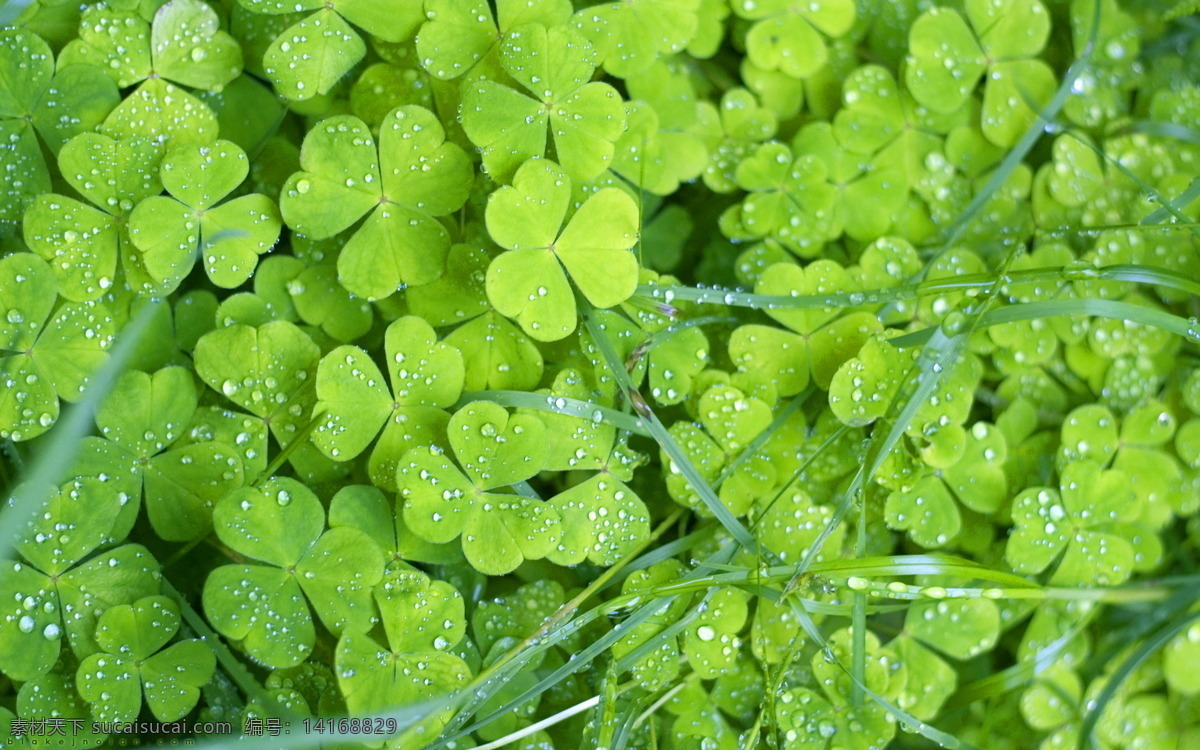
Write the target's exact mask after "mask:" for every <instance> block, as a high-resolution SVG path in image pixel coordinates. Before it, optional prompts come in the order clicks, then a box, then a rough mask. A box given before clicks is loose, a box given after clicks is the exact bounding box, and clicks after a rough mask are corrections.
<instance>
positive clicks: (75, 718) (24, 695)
mask: <svg viewBox="0 0 1200 750" xmlns="http://www.w3.org/2000/svg"><path fill="white" fill-rule="evenodd" d="M17 714H18V715H20V716H21V717H22V718H25V719H29V720H31V721H41V722H45V725H47V726H54V725H55V724H54V722H57V721H67V722H74V723H72V724H68V726H71V727H78V728H79V731H78V733H74V732H72V734H71V735H70V737H71V739H70V741H69V744H70V745H71V746H72V747H76V748H87V747H97V746H101V745H103V744H105V739H106V738H107V737H108V735H107V734H104V733H102V732H99V731H98V730H99V729H100V728H101V726H99V725H97V726H93V721H94V719H93V718H92V714H91V711H89V710H88V705H87V703H85V702H84V700H83V699H82V698H80V697H79V690H78V686H77V685H76V683H75V675H74V673H72V672H70V670H64V671H62V672H51V673H49V674H44V675H41V676H40V677H35V678H33V679H32V680H29V681H28V682H26V683H25V684H23V685H21V689H20V691H18V693H17ZM22 739H24V740H25V741H27V742H28V743H29V747H31V748H33V747H37V746H38V744H39V743H38V742H37V741H36V740H34V738H33V737H32V736H30V733H29V732H28V731H27V732H25V736H24V737H23V738H22ZM64 744H68V743H67V742H64Z"/></svg>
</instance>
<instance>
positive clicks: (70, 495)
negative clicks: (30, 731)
mask: <svg viewBox="0 0 1200 750" xmlns="http://www.w3.org/2000/svg"><path fill="white" fill-rule="evenodd" d="M46 489H47V490H51V488H46ZM9 502H10V503H11V498H10V501H9ZM41 511H42V512H40V513H38V514H37V515H36V516H32V517H31V520H30V522H29V524H28V525H27V526H26V528H25V529H24V530H22V532H21V539H20V542H19V544H18V551H19V552H20V554H21V557H22V558H24V559H25V561H26V562H25V563H21V562H11V561H8V562H5V563H3V566H2V567H0V594H2V595H3V596H2V600H3V601H4V602H5V604H4V605H3V606H4V609H3V615H2V616H0V669H3V670H4V673H5V674H6V675H8V676H9V677H10V678H12V679H14V680H22V681H23V680H29V679H32V678H34V677H37V676H38V675H43V674H46V673H47V672H49V671H50V669H51V667H53V666H54V663H55V661H57V660H58V656H59V651H60V649H61V645H62V637H63V635H64V633H65V635H66V636H67V638H68V639H69V641H70V644H71V649H72V651H73V652H74V653H75V656H76V657H79V658H83V657H86V656H87V655H89V654H91V653H93V652H95V651H96V650H98V648H99V646H98V645H97V642H96V640H95V637H94V636H95V631H96V620H97V618H98V617H99V616H100V615H101V614H103V612H104V610H106V609H107V608H109V607H111V606H114V605H117V604H124V603H127V602H131V601H134V600H136V599H139V598H141V597H144V596H150V595H152V594H156V593H158V589H159V580H160V574H159V569H158V563H157V562H156V561H155V560H154V558H153V557H152V556H151V555H150V553H149V552H147V551H146V549H145V548H144V547H142V546H140V545H137V544H126V545H124V546H121V547H117V548H115V549H111V550H109V551H107V552H103V553H101V554H99V555H96V556H93V557H92V558H91V559H88V560H86V561H85V558H87V557H88V555H89V554H91V553H92V552H94V551H95V550H96V549H97V548H98V547H99V546H100V545H102V544H104V543H106V542H108V541H109V540H110V539H111V538H112V531H113V526H114V524H115V523H116V520H117V516H118V514H119V513H120V511H121V500H120V499H119V498H118V497H117V496H116V495H115V494H113V493H111V492H108V491H107V488H105V487H103V485H102V484H101V482H99V481H98V480H95V479H82V480H77V481H73V482H69V483H68V484H66V485H64V486H63V487H62V489H61V490H58V489H57V488H55V489H54V490H53V491H51V492H49V493H48V495H47V497H46V499H45V500H44V502H43V503H42V507H41Z"/></svg>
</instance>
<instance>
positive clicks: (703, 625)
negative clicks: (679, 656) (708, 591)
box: [682, 586, 749, 679]
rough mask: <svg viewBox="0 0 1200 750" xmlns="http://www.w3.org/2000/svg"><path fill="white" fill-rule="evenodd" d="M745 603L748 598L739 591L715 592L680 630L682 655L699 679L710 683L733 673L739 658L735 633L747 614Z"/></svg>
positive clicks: (731, 588) (739, 649)
mask: <svg viewBox="0 0 1200 750" xmlns="http://www.w3.org/2000/svg"><path fill="white" fill-rule="evenodd" d="M748 599H749V595H747V594H746V593H745V592H744V591H742V590H740V589H736V588H733V587H731V586H726V587H722V588H719V589H717V591H716V593H714V594H713V595H712V597H710V598H709V600H708V602H707V603H705V604H704V605H701V607H700V614H699V616H698V617H697V618H696V619H695V620H693V621H692V622H691V623H689V624H688V626H687V627H686V628H685V629H684V631H683V636H682V645H683V653H684V654H685V655H686V656H687V660H688V664H689V665H690V666H691V668H692V670H693V671H694V672H695V673H696V674H697V675H699V676H700V677H701V678H703V679H712V678H715V677H717V676H718V675H721V674H724V673H726V672H728V671H729V670H731V669H733V667H734V664H735V663H736V662H737V660H738V658H739V657H740V655H741V654H740V653H739V652H740V651H741V645H742V639H741V638H740V637H739V636H738V633H739V632H740V631H741V630H742V626H743V625H744V624H745V623H746V617H747V615H748V614H749V610H748V609H747V606H746V602H747V601H748Z"/></svg>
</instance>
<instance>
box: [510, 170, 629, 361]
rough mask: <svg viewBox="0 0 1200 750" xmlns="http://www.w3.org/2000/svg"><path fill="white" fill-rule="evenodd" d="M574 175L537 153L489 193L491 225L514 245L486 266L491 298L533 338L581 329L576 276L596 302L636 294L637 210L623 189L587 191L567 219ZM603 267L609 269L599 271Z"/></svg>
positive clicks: (554, 338) (601, 303) (583, 290)
mask: <svg viewBox="0 0 1200 750" xmlns="http://www.w3.org/2000/svg"><path fill="white" fill-rule="evenodd" d="M570 198H571V180H570V178H569V177H568V176H567V175H566V174H565V173H564V172H563V170H562V169H561V168H559V167H558V166H557V165H556V164H554V163H553V162H549V161H543V160H538V159H533V160H530V161H528V162H526V163H525V164H524V165H523V166H522V167H521V169H520V170H519V171H518V172H517V174H516V175H515V176H514V177H513V183H512V185H509V186H506V187H504V188H501V189H500V190H498V191H496V192H495V193H493V194H492V195H491V196H490V197H489V199H488V205H487V229H488V234H490V235H491V237H492V239H493V240H494V241H495V242H496V244H498V245H500V246H501V247H503V248H505V249H507V250H508V252H505V253H501V254H500V255H499V256H497V257H496V258H494V259H493V260H492V262H491V264H490V265H489V266H488V270H487V295H488V299H489V300H491V303H492V304H493V305H494V306H495V308H496V310H497V311H499V312H500V313H502V314H504V315H507V316H508V317H510V318H516V319H517V322H519V323H520V324H521V327H522V328H523V329H524V330H525V332H526V333H528V334H529V336H530V337H532V338H534V339H536V340H538V341H557V340H558V339H561V338H563V337H564V336H566V335H567V334H569V333H571V332H572V331H574V330H575V322H576V305H575V296H574V291H573V289H572V287H571V285H570V284H569V283H568V276H569V277H570V280H571V281H572V282H574V283H575V285H576V287H577V288H578V289H579V291H580V293H582V294H583V296H584V297H585V298H586V299H587V301H588V302H590V303H591V304H593V305H595V306H596V307H612V306H614V305H617V304H619V303H621V302H624V301H625V300H626V299H628V298H629V296H630V295H631V294H633V290H634V287H635V286H636V284H637V259H636V258H635V257H634V255H633V253H631V252H629V249H630V248H631V247H633V244H634V242H636V240H637V220H638V210H637V206H636V205H635V204H634V202H633V200H632V199H631V198H630V197H629V196H628V194H626V193H625V192H623V191H621V190H620V189H618V188H604V189H601V190H600V191H598V192H597V193H596V194H595V195H592V196H590V197H589V198H587V199H586V200H585V201H584V202H583V205H581V206H579V207H578V209H576V210H575V211H574V213H573V214H572V215H571V216H570V218H569V219H567V220H566V226H563V220H564V218H566V214H567V212H568V210H569V209H570V208H571V200H570ZM596 268H604V269H605V270H604V272H603V273H599V274H598V273H593V272H592V271H593V270H594V269H596Z"/></svg>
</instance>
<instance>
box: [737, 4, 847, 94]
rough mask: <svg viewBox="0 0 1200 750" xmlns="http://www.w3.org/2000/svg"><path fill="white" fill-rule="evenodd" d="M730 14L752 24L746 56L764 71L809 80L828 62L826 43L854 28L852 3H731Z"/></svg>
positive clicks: (747, 41) (747, 36)
mask: <svg viewBox="0 0 1200 750" xmlns="http://www.w3.org/2000/svg"><path fill="white" fill-rule="evenodd" d="M731 5H732V7H733V12H734V13H735V14H737V15H738V16H739V17H740V18H745V19H748V20H750V21H754V22H755V23H754V25H753V26H751V27H750V31H749V32H748V33H747V34H746V55H747V57H748V59H749V60H750V61H751V62H753V63H754V64H755V65H756V66H758V67H759V68H762V69H763V70H778V71H780V72H782V73H786V74H787V75H789V76H792V77H794V78H808V77H809V76H811V75H813V74H814V73H816V72H817V71H818V70H819V69H820V68H821V67H822V66H823V65H825V61H826V60H827V59H828V58H829V50H828V48H827V47H826V44H825V39H826V37H829V38H837V37H840V36H842V35H843V34H845V33H846V32H848V31H850V28H851V26H853V25H854V19H855V15H856V13H855V7H854V2H853V1H852V0H817V2H811V3H795V2H791V1H790V0H733V2H732V3H731Z"/></svg>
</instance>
